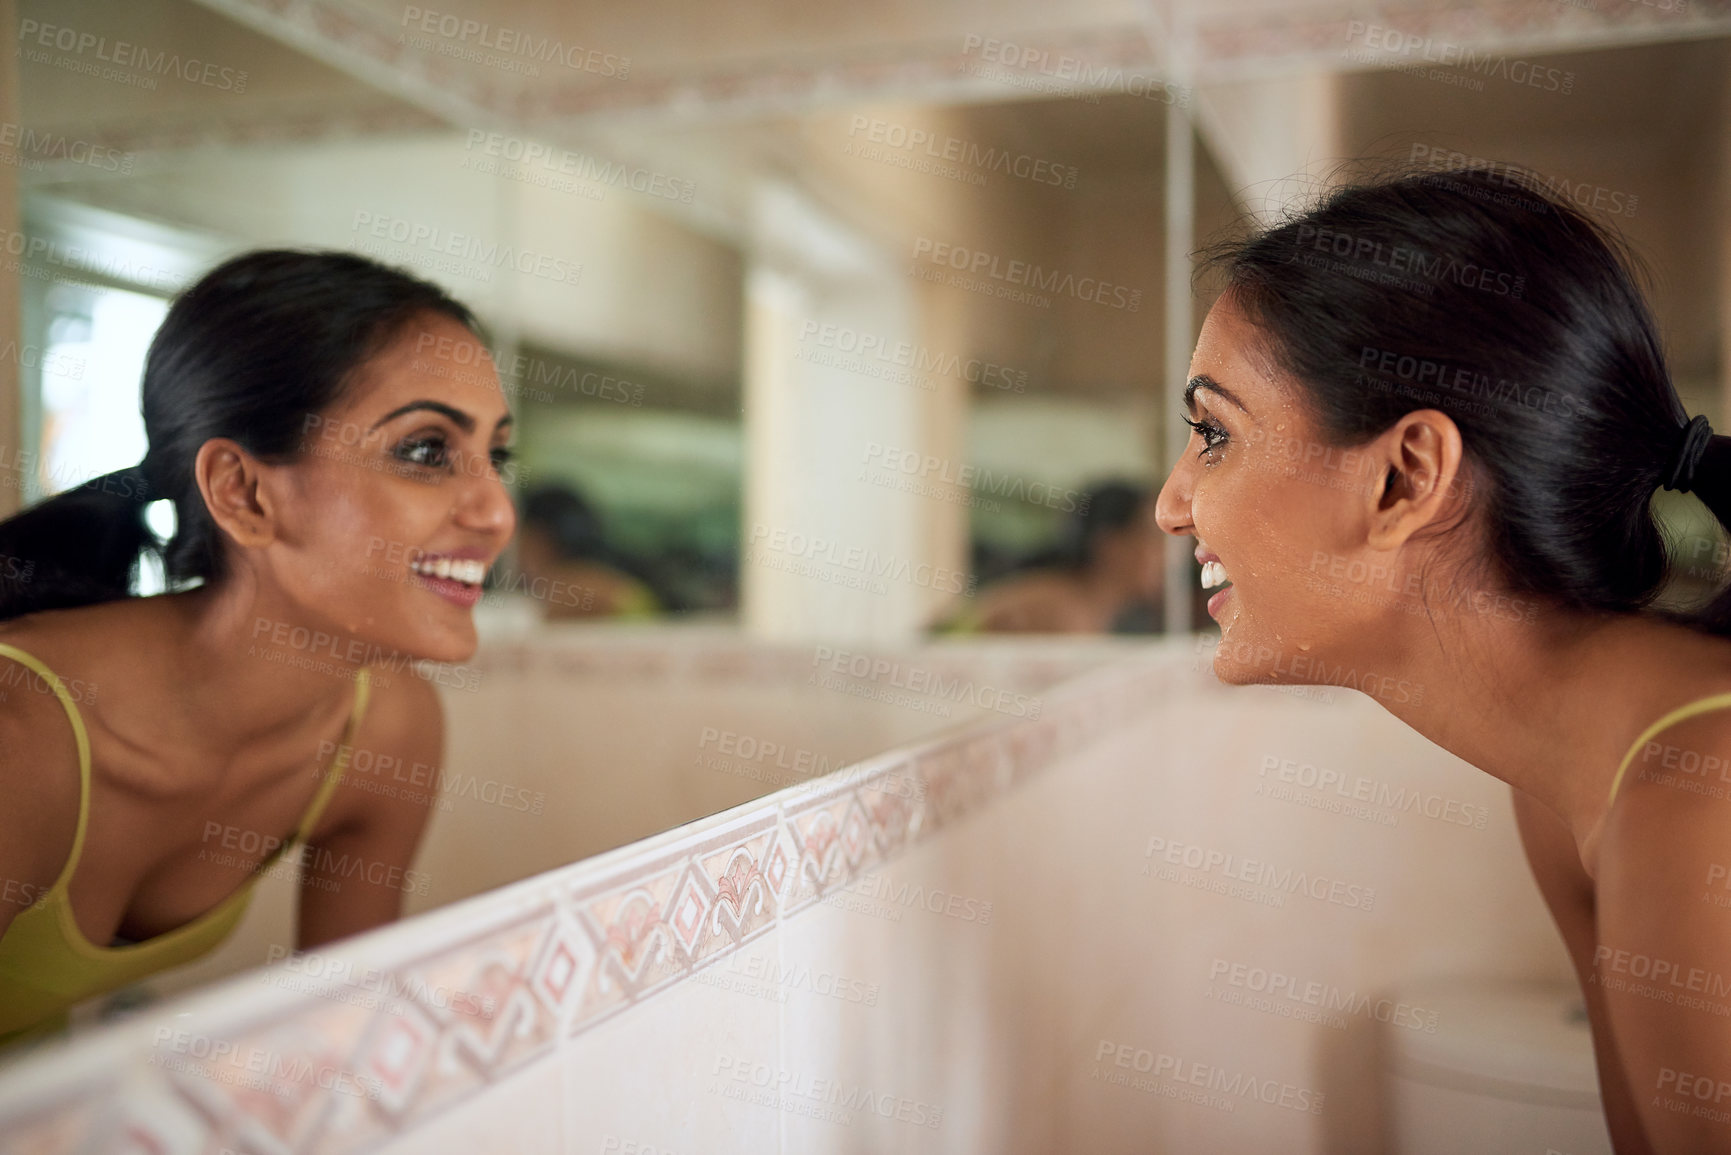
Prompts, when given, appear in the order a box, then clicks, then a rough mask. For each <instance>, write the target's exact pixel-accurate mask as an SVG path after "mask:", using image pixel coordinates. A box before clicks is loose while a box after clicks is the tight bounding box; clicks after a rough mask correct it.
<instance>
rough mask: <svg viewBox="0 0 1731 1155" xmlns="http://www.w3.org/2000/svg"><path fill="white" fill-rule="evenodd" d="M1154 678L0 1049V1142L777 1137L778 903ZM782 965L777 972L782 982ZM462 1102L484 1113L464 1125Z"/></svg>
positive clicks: (297, 1146) (1043, 750)
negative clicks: (663, 1132) (67, 1039)
mask: <svg viewBox="0 0 1731 1155" xmlns="http://www.w3.org/2000/svg"><path fill="white" fill-rule="evenodd" d="M1151 688H1152V686H1142V685H1141V683H1138V682H1136V681H1134V680H1126V679H1124V678H1123V677H1121V676H1118V677H1114V678H1112V679H1110V680H1109V681H1108V682H1107V683H1106V684H1105V686H1104V687H1102V688H1097V689H1093V690H1090V689H1089V688H1088V687H1087V686H1086V685H1082V684H1077V683H1072V684H1069V685H1067V686H1066V687H1064V688H1063V689H1061V690H1056V691H1053V692H1052V693H1050V694H1048V695H1046V696H1045V697H1044V698H1043V699H1042V702H1041V710H1040V713H1039V716H1038V717H1037V718H1015V719H1012V718H1006V717H1000V716H994V717H991V718H987V719H985V720H983V721H982V722H980V723H978V724H977V725H976V726H974V727H971V728H965V729H964V730H963V731H961V732H959V733H955V734H952V735H951V736H948V737H940V738H936V739H932V740H928V741H927V742H925V743H923V744H917V745H914V746H911V747H906V748H904V749H902V750H900V751H898V752H894V753H892V754H889V755H884V756H880V757H877V758H872V759H867V760H865V761H864V762H861V763H858V764H856V765H854V766H852V767H850V768H848V769H845V770H842V771H840V772H838V773H835V774H832V775H830V776H828V777H826V778H822V779H817V780H813V781H811V782H807V783H801V784H797V785H794V786H790V787H787V788H785V789H783V790H781V791H779V792H777V793H775V794H773V795H770V796H768V797H766V798H764V799H762V800H761V801H756V802H748V803H745V804H743V805H741V806H739V807H736V808H734V809H732V810H730V811H727V812H724V813H722V814H718V815H715V816H713V817H711V818H707V819H703V820H700V821H697V822H694V823H691V824H689V825H687V826H685V827H682V828H679V829H677V830H673V831H669V832H667V833H665V834H662V835H658V836H655V837H652V838H649V839H646V840H644V841H642V842H639V843H636V844H632V845H629V846H625V847H621V848H619V849H617V850H615V851H612V852H610V853H607V854H603V855H601V856H599V857H597V858H592V859H589V860H587V861H583V862H579V863H576V864H574V865H571V866H567V867H563V868H560V869H557V870H554V871H551V872H548V873H545V874H542V875H539V876H537V877H535V878H532V879H529V880H526V881H524V882H520V883H517V884H513V885H511V886H507V887H505V888H502V889H500V890H497V891H493V892H489V893H487V894H484V895H480V896H477V897H475V898H473V899H470V900H467V901H465V902H461V903H458V904H456V905H454V906H450V907H446V908H443V909H440V910H436V911H432V912H429V913H427V914H425V915H423V916H421V917H419V918H415V919H411V920H408V921H405V922H402V923H398V924H396V925H394V926H392V927H388V928H385V929H383V930H381V931H378V932H375V933H373V934H369V935H364V936H359V937H357V938H355V939H351V940H348V941H347V942H344V943H342V944H339V945H337V946H335V947H334V948H333V949H331V950H329V951H326V952H321V953H317V954H311V955H306V956H300V957H298V958H296V959H293V960H290V961H289V962H288V963H285V964H281V965H279V966H277V967H274V968H270V969H268V970H264V971H254V972H249V973H246V974H243V975H241V976H237V977H235V978H233V979H230V980H229V981H228V982H226V983H224V984H220V985H218V986H217V987H215V988H213V989H210V990H208V991H205V992H203V993H201V994H197V995H193V996H189V997H187V998H185V999H180V1000H175V1001H170V1002H166V1003H162V1004H158V1005H156V1006H153V1007H150V1008H148V1009H146V1010H145V1011H143V1012H140V1013H139V1014H137V1015H135V1016H133V1017H132V1018H130V1019H127V1020H125V1021H122V1022H117V1023H112V1024H109V1025H107V1026H106V1027H104V1028H102V1029H99V1030H96V1031H92V1032H90V1033H88V1034H86V1035H84V1036H82V1037H81V1038H79V1039H76V1040H74V1041H73V1042H72V1043H70V1044H68V1045H55V1046H53V1047H50V1048H44V1049H42V1050H39V1051H36V1052H33V1053H27V1054H24V1055H22V1056H20V1057H18V1058H16V1059H14V1060H13V1061H12V1062H10V1063H9V1064H8V1065H7V1066H6V1067H5V1068H4V1069H3V1070H0V1136H4V1139H3V1143H4V1149H5V1150H6V1151H8V1152H10V1151H14V1150H17V1151H32V1152H36V1151H42V1152H48V1151H79V1150H105V1151H106V1150H116V1151H119V1150H133V1149H136V1150H140V1151H145V1150H149V1151H162V1152H169V1151H173V1152H183V1151H184V1152H201V1153H206V1155H218V1153H220V1152H222V1151H224V1150H232V1151H237V1152H238V1151H246V1152H284V1151H296V1152H298V1151H321V1152H338V1151H344V1152H348V1151H363V1150H381V1149H386V1148H392V1149H396V1148H397V1147H400V1148H401V1149H403V1150H453V1151H473V1150H476V1149H478V1148H477V1147H476V1146H475V1145H474V1144H475V1143H477V1142H478V1143H480V1144H481V1146H480V1148H479V1149H483V1150H500V1151H530V1150H538V1149H549V1150H550V1149H553V1148H554V1147H557V1148H558V1149H560V1150H580V1149H585V1148H588V1147H594V1148H597V1149H599V1148H600V1147H604V1146H606V1144H607V1142H608V1140H607V1138H606V1136H605V1135H597V1134H594V1133H593V1132H594V1129H595V1128H596V1127H597V1126H612V1127H615V1128H618V1129H623V1130H620V1132H619V1134H620V1135H623V1134H624V1130H629V1129H631V1128H633V1127H635V1128H636V1129H638V1130H641V1129H642V1128H644V1127H645V1126H648V1125H651V1124H653V1125H654V1126H657V1127H663V1126H668V1127H673V1128H675V1129H676V1132H677V1134H679V1135H682V1136H684V1140H685V1141H686V1143H687V1146H688V1147H690V1149H693V1150H717V1149H720V1148H719V1147H718V1146H717V1144H721V1145H722V1146H726V1145H728V1144H733V1143H738V1146H737V1148H736V1149H738V1150H742V1151H747V1150H749V1151H762V1150H765V1149H766V1148H765V1147H764V1146H763V1143H765V1142H768V1143H771V1144H773V1143H775V1142H777V1140H776V1135H777V1133H778V1128H779V1125H780V1120H779V1117H778V1115H777V1113H776V1112H774V1111H771V1112H770V1113H769V1114H768V1115H767V1116H766V1115H765V1114H764V1111H763V1108H762V1107H760V1106H759V1105H757V1104H755V1103H751V1102H747V1101H743V1100H741V1099H740V1098H738V1097H737V1095H736V1094H735V1093H734V1092H735V1091H738V1090H744V1091H746V1092H750V1091H751V1090H753V1087H752V1080H751V1077H750V1076H751V1075H752V1073H753V1071H754V1070H755V1068H753V1067H752V1066H750V1064H757V1066H758V1067H761V1066H762V1065H763V1064H764V1063H765V1061H766V1060H765V1055H766V1051H765V1049H764V1048H765V1047H766V1046H768V1047H771V1048H773V1047H774V1045H775V1044H776V1042H777V1040H778V1038H779V1036H780V1032H781V1030H782V1019H783V1013H784V1011H785V1009H786V1008H785V1007H784V1005H783V1004H782V1002H781V1001H780V999H779V998H777V997H767V998H766V997H761V996H762V994H763V992H761V991H760V992H758V993H756V994H742V993H740V991H738V990H736V989H734V985H735V984H736V983H744V982H749V981H752V979H753V974H754V971H755V970H756V968H759V967H760V966H762V965H764V964H761V963H759V962H758V961H756V960H759V959H763V958H774V959H777V960H778V966H779V951H780V947H781V940H780V938H779V933H780V931H781V929H782V928H783V926H784V924H785V922H786V920H789V919H792V918H796V917H798V916H800V915H801V914H802V912H805V911H807V910H809V909H812V908H815V907H817V906H818V905H819V904H820V903H822V902H824V901H825V900H826V898H833V897H834V896H836V895H837V894H838V892H841V891H843V889H844V888H845V887H846V886H847V885H848V884H849V883H850V882H857V881H858V880H859V879H860V878H861V877H862V874H863V873H864V872H869V871H871V870H873V869H874V868H876V867H878V866H879V865H881V864H883V863H886V862H889V861H891V860H893V859H895V858H896V857H897V856H898V855H899V854H900V853H901V852H902V850H903V849H904V848H905V847H907V846H909V845H911V844H913V843H917V842H921V841H923V840H927V839H930V838H932V837H933V836H934V835H936V834H938V833H939V832H940V831H942V830H943V829H945V828H946V827H947V826H949V825H950V824H952V823H954V822H956V821H958V820H959V819H961V818H962V817H963V816H964V815H966V814H968V813H969V812H970V811H972V810H975V809H978V808H980V807H983V806H985V805H987V804H988V803H990V802H991V801H992V800H994V799H995V798H997V797H998V796H999V795H1000V794H1001V793H1002V792H1003V791H1004V790H1006V789H1008V788H1009V787H1011V786H1012V785H1013V784H1014V783H1015V782H1016V781H1018V780H1020V779H1021V778H1024V777H1027V776H1029V775H1032V774H1034V773H1036V772H1038V771H1041V770H1044V769H1046V768H1047V767H1049V766H1050V765H1052V763H1053V761H1054V760H1055V759H1056V758H1058V757H1060V756H1061V755H1062V754H1063V753H1064V752H1066V751H1068V750H1072V749H1075V748H1078V747H1079V746H1081V745H1082V744H1084V743H1085V742H1086V741H1088V740H1089V739H1090V738H1091V737H1094V736H1097V735H1098V734H1100V733H1102V732H1104V731H1105V730H1106V729H1109V728H1110V726H1111V724H1112V723H1113V722H1114V721H1116V720H1118V719H1120V718H1121V717H1122V716H1125V715H1126V714H1128V713H1129V712H1131V711H1132V710H1133V709H1134V708H1135V699H1138V698H1140V697H1142V696H1143V694H1144V693H1145V691H1146V690H1148V689H1151ZM886 910H887V911H888V912H889V913H891V914H896V913H901V912H899V911H897V910H895V909H892V908H886ZM974 914H975V917H976V918H977V917H978V912H977V911H976V912H974ZM987 917H989V915H988V916H987ZM884 925H886V926H890V925H893V924H892V923H888V922H886V923H885V924H884ZM867 937H868V938H869V937H871V936H869V935H868V936H867ZM744 952H755V953H753V954H750V955H745V957H743V959H742V961H741V962H740V964H739V965H740V967H741V968H742V969H740V970H739V971H737V972H736V974H735V975H731V976H730V975H729V974H728V973H727V970H726V967H725V961H726V960H729V959H734V958H738V957H740V956H742V955H744ZM766 952H767V953H766ZM802 973H803V972H802ZM706 976H707V977H706ZM834 977H835V976H829V977H820V978H817V979H815V980H814V979H812V978H810V977H809V975H807V977H803V978H800V979H798V980H797V982H798V983H800V984H803V985H804V989H802V990H801V991H800V993H801V994H802V996H803V995H809V996H810V997H814V998H820V999H825V1000H828V1001H832V1002H835V1003H836V1004H837V1005H840V1004H841V1003H843V1002H845V1001H847V1000H848V999H850V998H853V997H855V996H857V997H858V998H859V999H860V1000H861V1001H862V1002H863V1001H864V1000H866V999H867V998H870V999H871V1001H872V1003H874V1004H875V1003H876V1001H877V995H876V993H875V992H872V993H868V992H867V991H866V988H865V986H864V985H855V984H850V985H847V986H845V987H844V988H843V990H842V992H841V993H839V994H838V993H837V992H836V990H835V985H834ZM769 981H770V988H769V993H770V994H772V995H774V994H775V993H777V987H786V986H787V982H786V981H785V980H784V979H783V978H782V977H781V976H780V973H779V971H778V972H776V973H775V974H773V975H772V977H771V978H770V980H769ZM863 982H864V980H857V983H858V984H863ZM626 1012H629V1014H627V1013H626ZM734 1055H738V1056H740V1058H739V1062H738V1064H734V1063H733V1061H732V1059H731V1058H729V1056H734ZM712 1056H713V1057H714V1062H713V1064H712V1065H714V1066H716V1068H717V1070H725V1071H734V1070H740V1071H744V1072H745V1074H746V1076H747V1077H746V1078H744V1079H735V1080H732V1083H729V1082H728V1081H727V1080H726V1079H725V1078H719V1079H718V1078H710V1077H708V1076H705V1077H704V1078H703V1079H701V1080H700V1081H706V1082H709V1083H712V1084H714V1086H715V1091H714V1093H713V1094H709V1095H707V1096H703V1097H699V1098H695V1099H694V1098H693V1096H692V1094H691V1092H692V1091H693V1090H694V1088H693V1087H692V1086H690V1085H688V1081H687V1080H686V1079H684V1078H683V1077H682V1072H683V1071H684V1070H685V1067H687V1066H689V1064H691V1063H697V1066H696V1067H693V1068H690V1071H691V1072H695V1073H697V1074H699V1075H702V1074H703V1068H704V1066H705V1064H710V1063H711V1057H712ZM769 1061H770V1062H771V1063H773V1060H769ZM670 1064H671V1065H672V1069H671V1070H670V1069H669V1065H670ZM682 1065H683V1066H682ZM688 1073H689V1072H688ZM710 1074H711V1075H713V1074H714V1072H710ZM555 1084H556V1086H555ZM733 1084H739V1086H738V1087H735V1086H734V1085H733ZM532 1087H538V1088H539V1092H538V1093H531V1092H530V1091H528V1090H527V1089H528V1088H532ZM549 1091H553V1092H556V1093H546V1092H549ZM910 1091H911V1089H910ZM626 1092H629V1093H628V1094H627V1093H626ZM506 1103H514V1104H515V1106H512V1107H510V1108H509V1109H507V1108H506V1106H505V1104H506ZM477 1112H479V1116H477V1114H476V1113H477ZM854 1113H855V1114H858V1111H857V1109H856V1110H855V1112H854ZM909 1113H910V1114H912V1113H913V1109H912V1108H911V1107H910V1108H909ZM609 1118H612V1119H613V1120H614V1122H612V1123H607V1122H606V1120H608V1119H609ZM930 1121H931V1122H938V1123H940V1124H941V1118H939V1117H936V1116H934V1117H933V1118H932V1119H931V1120H930ZM464 1128H470V1129H471V1130H470V1131H469V1133H470V1134H472V1135H473V1136H476V1137H477V1138H476V1139H475V1140H473V1141H471V1142H469V1143H467V1144H465V1143H462V1142H457V1141H456V1140H455V1139H454V1138H453V1137H454V1136H456V1135H457V1134H460V1133H463V1129H464ZM609 1133H610V1134H611V1133H612V1132H609ZM766 1136H767V1138H765V1137H766ZM724 1137H725V1138H724ZM627 1141H633V1142H641V1141H638V1140H629V1139H628V1138H621V1140H620V1142H621V1145H623V1143H624V1142H627ZM393 1145H395V1146H393Z"/></svg>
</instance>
